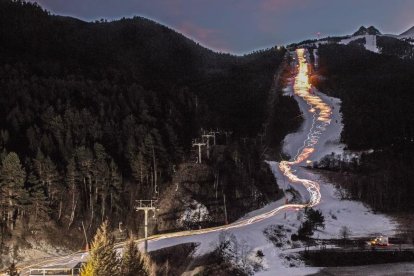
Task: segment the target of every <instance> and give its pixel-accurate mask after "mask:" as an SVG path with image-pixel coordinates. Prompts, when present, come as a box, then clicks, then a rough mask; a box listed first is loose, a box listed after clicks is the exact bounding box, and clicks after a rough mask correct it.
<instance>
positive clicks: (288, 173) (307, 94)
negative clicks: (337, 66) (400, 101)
mask: <svg viewBox="0 0 414 276" xmlns="http://www.w3.org/2000/svg"><path fill="white" fill-rule="evenodd" d="M296 55H297V57H298V68H297V74H296V76H295V82H294V85H293V88H294V93H295V95H297V96H299V97H300V98H302V99H303V100H305V101H306V102H307V104H308V105H309V106H310V109H309V112H311V113H313V122H312V127H311V129H310V131H309V133H308V136H307V138H306V139H305V141H304V142H303V146H302V147H301V148H299V149H298V153H297V154H296V156H295V157H294V159H293V161H281V162H280V163H279V169H280V171H281V172H282V173H283V175H284V176H285V177H286V178H287V179H289V181H290V182H292V183H296V184H302V185H303V186H304V187H305V188H306V189H307V190H308V192H309V194H310V199H309V202H308V203H302V204H285V205H282V206H280V207H278V208H275V209H273V210H271V211H269V212H266V213H263V214H260V215H257V216H254V217H252V218H249V219H245V220H241V221H237V222H233V223H231V224H228V225H223V226H217V227H211V228H206V229H200V230H188V231H181V232H175V233H167V234H158V235H153V236H151V237H149V238H148V241H157V240H163V239H169V238H178V237H186V236H194V235H201V234H207V233H212V232H216V231H222V230H230V229H234V228H239V227H242V226H247V225H250V224H254V223H257V222H259V221H262V220H264V219H267V218H270V217H272V216H274V215H276V214H277V213H279V212H280V211H283V210H292V209H300V208H305V207H312V206H315V205H317V204H318V203H319V202H320V199H321V194H320V191H319V184H318V183H317V182H315V181H312V180H308V179H301V178H299V177H298V176H296V175H295V174H294V170H292V166H294V165H300V164H303V163H304V162H306V161H307V160H308V159H309V157H310V155H311V154H312V153H313V152H314V151H315V148H314V146H315V145H316V144H317V143H318V140H319V137H320V135H321V134H322V133H323V131H324V130H326V127H327V126H328V125H329V124H330V121H331V115H332V110H331V107H330V106H329V105H328V104H326V103H325V102H324V101H323V100H322V99H321V98H320V97H319V96H317V95H316V94H313V93H312V92H311V91H312V87H311V85H310V83H309V72H308V62H307V60H306V52H305V50H304V49H297V50H296ZM143 241H144V239H139V240H136V242H137V243H141V242H143ZM124 244H125V243H118V244H116V246H115V247H116V248H121V247H122V246H124ZM86 255H87V253H85V252H77V253H74V254H71V255H69V256H64V257H56V258H52V259H49V260H44V261H42V262H39V263H36V264H33V265H30V266H26V267H23V268H20V269H22V270H28V269H29V268H32V267H35V266H39V265H44V264H51V263H52V262H55V263H56V262H59V261H60V262H62V261H63V260H68V259H71V260H78V261H81V260H82V259H84V258H85V256H86ZM22 274H23V273H22Z"/></svg>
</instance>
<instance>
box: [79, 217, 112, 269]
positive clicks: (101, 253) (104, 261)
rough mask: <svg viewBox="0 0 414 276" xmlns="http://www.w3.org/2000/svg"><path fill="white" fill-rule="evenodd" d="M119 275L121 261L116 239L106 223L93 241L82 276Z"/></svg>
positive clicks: (105, 222)
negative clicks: (115, 243)
mask: <svg viewBox="0 0 414 276" xmlns="http://www.w3.org/2000/svg"><path fill="white" fill-rule="evenodd" d="M118 273H119V261H118V259H117V255H116V251H115V249H114V238H113V236H112V235H111V234H110V233H109V227H108V222H107V221H104V222H103V223H102V225H101V226H100V227H99V229H98V231H97V232H96V235H95V237H94V239H93V241H92V247H91V251H90V252H89V260H88V262H87V263H86V265H85V266H84V267H83V268H82V270H81V273H80V275H81V276H113V275H118Z"/></svg>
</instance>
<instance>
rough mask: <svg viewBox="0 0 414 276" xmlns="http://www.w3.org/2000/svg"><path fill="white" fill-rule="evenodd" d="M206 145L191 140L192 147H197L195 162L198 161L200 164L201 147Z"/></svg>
mask: <svg viewBox="0 0 414 276" xmlns="http://www.w3.org/2000/svg"><path fill="white" fill-rule="evenodd" d="M206 145H207V144H206V143H203V142H201V143H200V142H199V143H197V142H196V141H193V147H198V160H197V163H199V164H201V147H204V146H206Z"/></svg>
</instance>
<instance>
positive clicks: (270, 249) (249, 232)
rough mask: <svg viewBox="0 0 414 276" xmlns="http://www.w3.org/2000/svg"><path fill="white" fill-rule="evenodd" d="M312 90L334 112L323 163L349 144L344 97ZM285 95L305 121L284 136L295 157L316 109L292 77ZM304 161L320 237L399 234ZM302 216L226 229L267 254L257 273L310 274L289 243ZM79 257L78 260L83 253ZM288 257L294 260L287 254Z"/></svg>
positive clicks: (206, 238)
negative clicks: (315, 190) (272, 234)
mask: <svg viewBox="0 0 414 276" xmlns="http://www.w3.org/2000/svg"><path fill="white" fill-rule="evenodd" d="M312 89H313V88H312ZM312 93H315V94H316V95H318V96H319V97H320V98H321V99H322V100H323V102H325V103H326V104H328V105H329V106H330V107H331V110H332V114H331V117H330V118H331V121H330V124H328V125H327V126H326V128H325V129H324V130H323V132H321V133H320V134H319V135H318V139H317V141H318V142H317V144H315V145H314V149H315V151H314V152H313V153H312V154H311V155H310V157H309V160H312V161H318V160H320V159H321V158H323V157H324V156H325V155H327V154H330V153H332V152H334V153H336V154H341V153H342V151H343V149H344V145H343V144H341V143H340V142H339V141H340V134H341V131H342V128H343V125H342V118H341V114H340V112H339V110H340V104H341V102H340V100H339V99H336V98H332V97H328V96H326V95H324V94H323V93H320V92H318V91H316V90H314V89H313V91H312ZM285 95H286V96H291V97H294V98H295V100H296V101H297V102H298V104H299V107H300V110H301V112H302V113H303V119H304V121H303V125H302V126H301V128H300V129H299V130H298V131H297V132H296V133H292V134H289V135H287V136H286V138H285V139H284V143H283V151H284V153H286V154H287V155H289V156H291V157H292V158H293V157H295V156H296V155H297V153H298V151H301V149H302V148H303V146H304V141H306V140H307V138H308V136H309V133H314V132H312V131H311V130H312V128H313V127H314V126H315V123H314V120H315V116H314V114H315V113H312V112H311V111H310V108H311V107H310V106H309V105H308V104H307V103H306V102H305V101H304V100H303V98H301V97H299V96H297V95H295V94H294V93H293V80H291V82H290V85H289V86H288V87H287V88H286V89H285ZM268 164H269V166H270V167H271V169H272V171H273V173H274V175H275V178H276V179H277V183H278V185H279V186H280V187H282V188H283V189H289V188H292V189H294V190H296V191H297V193H298V194H299V195H300V197H301V200H302V201H303V202H307V201H308V200H309V192H308V191H307V190H306V189H305V188H304V187H303V186H302V185H300V184H294V183H290V182H289V181H288V180H287V179H286V178H285V176H284V175H283V174H282V173H281V171H280V170H279V164H278V163H277V162H275V161H268ZM305 165H306V163H305V164H304V162H303V163H299V164H296V165H292V171H293V172H294V173H295V175H297V176H298V177H299V178H303V179H309V180H312V181H316V182H317V183H318V184H319V185H320V193H321V201H320V203H319V204H318V205H317V206H315V207H314V208H315V209H318V210H320V211H321V212H322V214H323V215H324V217H325V229H323V230H318V231H315V233H314V237H315V238H336V237H338V236H339V235H338V234H339V229H340V228H341V227H342V226H347V227H348V228H349V229H350V230H351V237H352V236H370V235H377V234H379V233H380V234H384V235H389V236H391V235H393V234H394V232H395V228H396V225H395V224H394V223H393V221H392V220H391V219H390V218H388V217H386V216H384V215H379V214H374V213H373V212H372V211H371V210H370V209H369V208H367V207H365V206H364V205H363V204H361V203H360V202H355V201H348V200H341V199H340V198H339V196H338V195H337V190H336V189H335V187H334V185H332V184H331V183H329V182H327V181H326V180H325V179H323V178H322V177H321V176H320V175H318V174H317V173H316V172H315V171H312V170H309V169H306V168H305ZM284 202H285V200H284V199H281V200H279V201H276V202H273V203H270V204H269V205H267V206H265V207H263V208H261V209H259V210H255V211H253V212H250V213H249V214H246V216H245V217H243V218H241V219H240V221H242V220H246V219H249V218H253V217H255V216H257V215H261V214H265V213H267V212H269V211H271V210H274V209H275V208H278V207H280V206H282V205H283V204H284ZM302 220H303V211H302V210H294V209H292V208H290V209H283V210H282V211H280V212H278V213H276V214H275V215H273V216H271V217H269V218H266V219H262V220H255V222H254V223H251V224H247V225H244V224H243V225H242V226H240V227H234V228H231V229H229V230H225V231H226V232H228V233H231V234H233V235H234V236H235V237H236V238H237V240H238V241H239V242H240V243H243V244H246V245H248V246H249V247H250V248H251V249H252V250H251V252H252V254H253V255H254V254H255V253H256V252H258V250H261V251H262V252H263V254H264V257H263V260H262V264H263V266H264V270H261V271H259V272H257V273H256V274H257V275H307V274H312V273H316V272H318V271H319V270H320V268H315V267H306V266H305V265H304V264H303V262H302V261H300V260H298V259H295V258H291V255H292V254H293V253H294V252H297V251H301V250H303V245H302V244H301V243H299V242H296V243H291V242H290V241H288V240H290V235H291V234H293V233H296V232H297V229H298V227H299V225H300V224H301V222H302ZM236 223H237V222H236ZM275 225H277V226H275ZM269 227H279V228H280V229H283V230H282V232H283V235H284V238H283V244H282V245H280V246H276V245H274V244H273V243H272V242H271V241H270V240H269V239H268V237H266V236H265V235H264V230H265V229H269ZM221 232H223V231H222V230H220V231H211V232H207V233H202V234H197V235H188V236H181V237H168V238H165V237H160V238H157V239H153V240H150V241H149V245H148V250H150V251H154V250H157V249H160V248H165V247H170V246H174V245H177V244H183V243H190V242H191V243H197V244H199V246H198V248H197V251H196V253H195V254H196V255H203V254H205V253H208V252H210V251H211V250H213V249H214V248H215V246H216V245H217V243H218V240H219V236H220V233H221ZM78 255H79V254H78ZM78 255H77V257H76V258H78V257H79V256H80V255H79V256H78ZM286 256H288V257H290V258H286Z"/></svg>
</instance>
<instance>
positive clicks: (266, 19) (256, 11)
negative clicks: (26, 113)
mask: <svg viewBox="0 0 414 276" xmlns="http://www.w3.org/2000/svg"><path fill="white" fill-rule="evenodd" d="M31 1H32V2H38V3H39V4H40V5H41V6H42V7H44V8H46V9H47V10H50V11H51V12H52V13H54V14H60V15H70V16H73V17H77V18H80V19H83V20H87V21H92V20H96V19H100V18H105V19H109V20H113V19H119V18H121V17H132V16H134V15H139V16H143V17H147V18H150V19H153V20H155V21H158V22H160V23H162V24H165V25H167V26H169V27H171V28H174V29H176V30H178V31H180V32H182V33H184V34H185V35H187V36H189V37H191V38H193V39H194V40H196V41H198V42H200V43H201V44H203V45H205V46H207V47H209V48H212V49H215V50H218V51H224V52H232V53H246V52H249V51H252V50H256V49H261V48H265V47H269V46H273V45H275V44H277V45H280V44H288V43H291V42H298V41H301V40H304V39H308V38H315V36H316V35H315V34H316V33H317V32H320V33H321V35H322V36H328V35H342V34H349V33H352V32H354V31H355V30H356V29H358V28H359V27H360V26H361V25H366V26H370V25H374V26H376V27H377V28H378V29H379V30H380V31H381V32H383V33H401V32H403V31H405V30H406V29H408V28H410V27H412V26H413V25H414V1H413V0H392V1H391V0H343V1H342V0H70V1H68V0H37V1H34V0H31Z"/></svg>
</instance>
